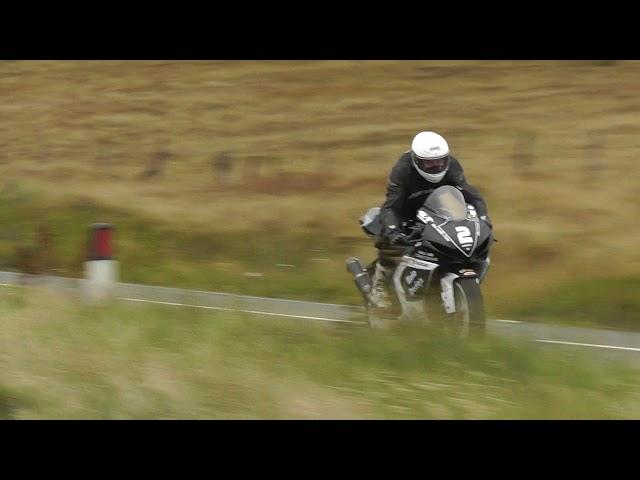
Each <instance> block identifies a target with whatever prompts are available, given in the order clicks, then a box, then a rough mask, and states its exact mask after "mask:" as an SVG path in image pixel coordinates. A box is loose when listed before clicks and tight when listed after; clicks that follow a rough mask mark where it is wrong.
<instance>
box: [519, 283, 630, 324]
mask: <svg viewBox="0 0 640 480" xmlns="http://www.w3.org/2000/svg"><path fill="white" fill-rule="evenodd" d="M509 314H510V315H513V317H514V318H519V319H522V320H533V321H542V322H551V323H563V324H566V325H581V326H591V327H597V328H603V327H607V328H614V329H622V330H640V278H637V277H625V278H594V279H583V280H578V281H575V282H571V283H567V284H564V285H560V286H558V287H555V288H553V289H552V290H551V291H548V292H545V295H535V296H533V298H529V299H526V300H523V301H522V303H521V304H520V305H519V306H517V307H516V308H513V309H512V310H511V311H510V312H509Z"/></svg>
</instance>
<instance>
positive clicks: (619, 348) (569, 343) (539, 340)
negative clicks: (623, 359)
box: [535, 338, 640, 352]
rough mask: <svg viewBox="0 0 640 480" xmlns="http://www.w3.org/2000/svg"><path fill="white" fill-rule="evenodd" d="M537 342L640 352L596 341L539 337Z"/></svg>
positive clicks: (635, 349)
mask: <svg viewBox="0 0 640 480" xmlns="http://www.w3.org/2000/svg"><path fill="white" fill-rule="evenodd" d="M535 341H536V342H540V343H555V344H560V345H577V346H580V347H595V348H611V349H614V350H629V351H632V352H640V348H632V347H617V346H615V345H597V344H594V343H577V342H564V341H560V340H542V339H538V338H536V340H535Z"/></svg>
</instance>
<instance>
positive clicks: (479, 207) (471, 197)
mask: <svg viewBox="0 0 640 480" xmlns="http://www.w3.org/2000/svg"><path fill="white" fill-rule="evenodd" d="M451 169H452V170H453V171H452V176H453V181H452V183H453V185H454V186H455V187H456V188H457V189H458V190H460V191H461V192H462V195H463V196H464V199H465V201H466V202H467V203H470V204H471V205H473V206H474V207H475V209H476V212H478V215H479V216H483V215H488V211H487V204H486V203H485V201H484V199H483V198H482V196H481V195H480V192H478V190H477V189H476V188H475V187H474V186H472V185H470V184H469V182H467V179H466V178H465V176H464V170H463V169H462V165H460V163H459V162H458V161H457V160H456V161H455V162H453V164H452V165H451Z"/></svg>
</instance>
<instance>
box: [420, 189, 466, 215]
mask: <svg viewBox="0 0 640 480" xmlns="http://www.w3.org/2000/svg"><path fill="white" fill-rule="evenodd" d="M424 206H425V208H427V209H429V210H431V211H432V212H433V213H435V214H436V215H438V216H440V217H445V218H447V219H449V220H464V219H465V218H467V204H466V202H465V201H464V196H463V195H462V193H461V192H460V190H458V189H457V188H455V187H452V186H450V185H444V186H442V187H439V188H436V189H435V190H434V191H433V193H432V194H431V195H429V197H428V198H427V200H426V201H425V202H424Z"/></svg>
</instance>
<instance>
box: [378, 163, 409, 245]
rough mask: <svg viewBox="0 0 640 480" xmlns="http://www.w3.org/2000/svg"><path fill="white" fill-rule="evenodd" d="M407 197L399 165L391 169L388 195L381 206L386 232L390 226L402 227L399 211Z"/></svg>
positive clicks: (383, 226)
mask: <svg viewBox="0 0 640 480" xmlns="http://www.w3.org/2000/svg"><path fill="white" fill-rule="evenodd" d="M405 198H406V192H405V187H404V185H403V182H402V178H401V175H400V169H399V167H398V165H397V164H396V166H394V167H393V169H391V173H390V174H389V180H388V181H387V196H386V198H385V201H384V203H383V204H382V207H380V221H381V223H382V232H383V234H386V233H387V231H388V229H389V227H392V226H395V227H396V228H399V227H400V216H399V212H401V211H402V206H403V204H404V201H405Z"/></svg>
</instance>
